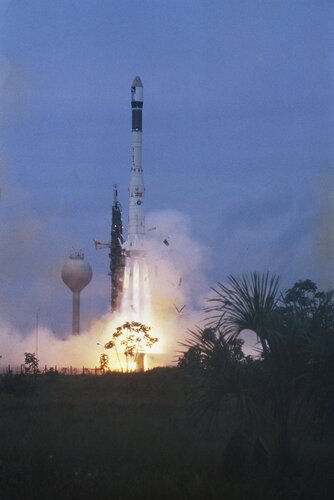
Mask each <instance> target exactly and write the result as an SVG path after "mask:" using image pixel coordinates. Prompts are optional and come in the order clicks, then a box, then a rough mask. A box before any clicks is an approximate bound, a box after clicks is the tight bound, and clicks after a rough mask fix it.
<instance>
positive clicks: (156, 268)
mask: <svg viewBox="0 0 334 500" xmlns="http://www.w3.org/2000/svg"><path fill="white" fill-rule="evenodd" d="M30 225H32V226H35V229H34V232H35V233H34V234H32V229H31V228H30ZM30 225H29V224H28V219H27V221H26V223H25V225H24V227H25V228H30V229H29V230H28V229H22V230H19V227H18V226H14V227H13V228H12V231H13V233H12V235H11V236H10V238H12V241H13V242H14V241H15V242H17V240H18V238H23V239H24V241H25V245H26V246H27V247H29V241H30V246H31V251H29V252H27V255H26V256H25V259H24V265H29V260H31V266H32V267H33V268H34V250H36V248H35V246H34V242H35V241H36V233H38V232H39V231H41V232H42V233H43V228H40V226H39V224H38V220H37V219H36V220H35V219H34V223H32V222H31V224H30ZM147 227H149V228H150V227H155V228H156V229H154V230H152V231H148V238H147V247H148V251H147V261H148V267H149V274H150V285H151V298H152V315H151V320H150V326H151V327H152V330H151V334H152V335H153V336H157V337H158V338H159V342H158V343H157V344H156V345H155V346H154V348H153V349H152V353H150V354H148V356H147V365H148V367H153V366H157V365H158V366H161V365H168V364H172V363H173V362H175V360H176V359H177V353H178V352H179V351H180V350H181V346H180V345H179V342H181V341H183V340H184V338H185V337H186V336H187V329H188V328H190V329H191V328H194V326H195V325H196V324H198V323H199V322H200V321H201V319H202V307H203V306H204V296H205V294H206V292H207V290H208V285H207V282H206V279H205V270H206V267H207V261H208V251H207V249H206V248H205V247H204V246H203V245H202V244H200V243H198V242H195V241H194V240H193V238H192V236H191V231H190V221H189V218H188V217H187V216H186V215H184V214H182V213H179V212H176V211H163V212H162V211H161V212H156V213H152V214H150V215H149V216H148V217H147ZM1 230H2V231H3V228H0V231H1ZM26 232H28V234H26ZM3 236H4V235H3ZM4 240H6V241H7V242H8V240H9V235H5V236H4V238H3V239H2V241H4ZM26 240H27V241H26ZM37 240H39V238H37ZM3 244H5V243H3ZM6 245H7V247H6V248H3V252H4V254H7V255H8V254H9V250H10V246H9V244H8V243H6ZM19 259H20V255H19V254H18V255H16V256H15V259H14V260H13V266H10V265H9V263H8V272H7V273H5V275H4V280H2V288H1V289H2V297H3V295H5V289H6V286H5V283H6V280H7V281H10V280H11V281H12V282H13V283H14V285H13V288H14V289H15V287H19V286H20V281H19V273H20V272H22V267H21V266H22V265H23V264H22V263H21V264H20V261H19ZM52 260H54V255H51V256H50V262H51V261H52ZM16 261H18V262H19V264H17V262H16ZM16 265H18V268H17V269H16V267H15V266H16ZM40 265H41V262H39V266H40ZM43 265H47V262H46V261H45V262H44V263H43ZM53 266H54V270H53V271H52V273H51V274H50V275H49V276H48V275H47V274H45V275H44V276H43V279H41V278H35V281H34V280H32V290H33V292H34V294H37V295H40V296H44V301H45V303H48V304H49V305H50V304H54V307H55V309H56V310H57V311H58V314H61V315H62V316H64V315H67V316H68V318H67V320H68V321H67V323H68V324H69V326H70V321H71V295H70V293H68V294H66V301H67V307H66V310H59V308H58V307H57V305H56V303H57V301H58V300H59V295H58V293H57V289H53V280H57V281H59V282H60V277H59V276H60V270H61V263H60V262H56V263H55V262H54V263H53ZM11 267H14V270H12V269H11ZM93 272H94V270H93ZM13 273H14V274H13ZM48 278H49V279H48ZM13 280H14V281H13ZM15 280H16V281H15ZM62 286H63V285H62ZM90 286H91V285H89V287H90ZM89 287H87V288H89ZM39 288H40V289H39ZM53 290H54V293H53ZM92 291H94V293H98V295H100V294H101V289H100V287H99V284H98V283H97V282H96V283H95V285H94V286H93V287H92V288H91V290H90V293H91V292H92ZM105 292H106V293H108V292H109V290H108V289H106V290H105ZM62 294H63V295H64V288H62ZM21 300H23V301H24V303H23V304H22V305H21V307H20V310H21V311H26V310H27V308H29V307H31V306H32V302H31V294H29V293H28V294H27V295H26V297H25V298H23V299H22V296H21ZM35 300H36V297H35ZM16 307H17V306H16ZM6 308H7V309H6ZM2 309H3V310H2V314H1V316H2V325H3V326H2V332H1V337H0V355H2V359H1V363H0V366H2V369H4V368H5V367H6V366H7V365H8V364H9V365H11V366H13V367H19V366H20V365H21V364H22V363H23V361H24V352H36V341H37V333H38V358H39V360H40V366H41V367H44V365H47V366H55V365H57V367H58V369H60V368H62V367H69V366H72V367H76V368H79V369H81V368H82V366H86V367H90V368H92V367H94V366H98V364H99V355H100V354H101V352H102V351H103V346H104V344H105V343H106V342H107V341H108V340H111V337H112V333H113V332H114V330H115V328H116V327H117V326H120V325H121V324H122V323H123V322H125V321H127V320H128V319H129V318H125V317H121V316H120V315H116V314H108V313H107V314H104V315H101V316H99V315H98V314H96V315H95V317H94V316H93V317H91V318H90V321H89V323H90V327H89V328H88V329H87V331H84V332H83V333H82V334H81V335H80V336H77V337H73V336H71V335H69V334H68V332H63V335H60V332H57V336H55V335H54V334H53V333H52V331H51V330H50V328H47V327H45V326H44V324H43V321H40V325H39V328H38V331H36V327H37V325H36V327H35V326H34V324H33V323H34V320H35V312H34V311H35V309H33V310H32V311H30V312H31V319H32V323H30V327H29V328H25V329H22V330H19V329H17V327H15V325H14V326H13V322H12V321H10V320H9V319H8V318H10V316H11V314H13V313H14V306H13V308H11V307H8V301H6V300H3V301H2ZM81 311H82V315H83V316H84V315H85V308H84V307H82V308H81ZM8 312H10V313H11V314H8ZM33 312H34V314H32V313H33ZM61 320H63V318H61ZM108 354H109V355H110V365H111V367H112V368H113V369H119V368H120V367H119V363H118V360H117V357H116V355H115V353H114V352H110V351H108Z"/></svg>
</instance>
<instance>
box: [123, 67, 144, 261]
mask: <svg viewBox="0 0 334 500" xmlns="http://www.w3.org/2000/svg"><path fill="white" fill-rule="evenodd" d="M143 102H144V98H143V84H142V82H141V79H140V77H139V76H136V77H135V78H134V80H133V82H132V86H131V108H132V164H131V173H130V184H129V221H128V238H127V244H126V254H127V255H128V256H129V257H132V256H140V255H143V254H144V252H145V249H144V244H145V215H144V193H145V187H144V175H143V167H142V135H143V126H142V125H143V117H142V113H143Z"/></svg>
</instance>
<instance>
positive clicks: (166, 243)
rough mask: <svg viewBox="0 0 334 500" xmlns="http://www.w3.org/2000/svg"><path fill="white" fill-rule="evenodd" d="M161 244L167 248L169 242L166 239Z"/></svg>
mask: <svg viewBox="0 0 334 500" xmlns="http://www.w3.org/2000/svg"><path fill="white" fill-rule="evenodd" d="M163 243H164V244H165V245H166V247H169V245H170V243H169V241H168V240H167V239H164V240H163Z"/></svg>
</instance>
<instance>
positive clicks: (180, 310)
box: [174, 304, 186, 314]
mask: <svg viewBox="0 0 334 500" xmlns="http://www.w3.org/2000/svg"><path fill="white" fill-rule="evenodd" d="M174 307H175V309H176V310H177V312H178V313H179V314H180V313H181V312H182V311H183V309H184V308H185V307H186V305H185V304H184V306H182V307H181V308H180V309H179V308H178V307H177V306H176V305H175V304H174Z"/></svg>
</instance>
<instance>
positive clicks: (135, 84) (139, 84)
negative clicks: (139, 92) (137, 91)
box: [131, 76, 143, 87]
mask: <svg viewBox="0 0 334 500" xmlns="http://www.w3.org/2000/svg"><path fill="white" fill-rule="evenodd" d="M142 86H143V84H142V82H141V79H140V76H135V77H134V79H133V82H132V85H131V87H142Z"/></svg>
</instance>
